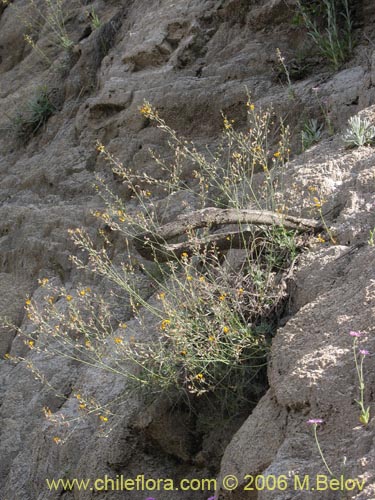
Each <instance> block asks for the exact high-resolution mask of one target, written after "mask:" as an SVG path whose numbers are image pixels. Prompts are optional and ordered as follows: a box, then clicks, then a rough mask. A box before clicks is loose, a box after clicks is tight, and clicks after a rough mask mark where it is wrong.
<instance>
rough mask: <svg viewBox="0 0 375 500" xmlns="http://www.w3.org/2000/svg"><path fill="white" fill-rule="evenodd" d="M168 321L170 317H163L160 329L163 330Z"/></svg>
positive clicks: (169, 321)
mask: <svg viewBox="0 0 375 500" xmlns="http://www.w3.org/2000/svg"><path fill="white" fill-rule="evenodd" d="M170 323H171V320H170V319H163V321H162V322H161V329H162V330H165V329H166V328H167V326H168V325H169V324H170Z"/></svg>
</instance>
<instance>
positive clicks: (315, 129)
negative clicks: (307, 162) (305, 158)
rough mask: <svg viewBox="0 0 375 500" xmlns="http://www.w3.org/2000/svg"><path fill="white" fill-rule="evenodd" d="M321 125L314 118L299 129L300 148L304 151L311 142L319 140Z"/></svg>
mask: <svg viewBox="0 0 375 500" xmlns="http://www.w3.org/2000/svg"><path fill="white" fill-rule="evenodd" d="M322 129H323V125H320V124H319V122H318V120H316V119H315V118H313V119H311V120H308V121H307V122H306V123H305V124H304V126H303V128H302V131H301V142H302V150H303V151H306V149H309V148H310V147H311V146H312V145H313V144H316V143H317V142H319V141H320V140H321V138H322Z"/></svg>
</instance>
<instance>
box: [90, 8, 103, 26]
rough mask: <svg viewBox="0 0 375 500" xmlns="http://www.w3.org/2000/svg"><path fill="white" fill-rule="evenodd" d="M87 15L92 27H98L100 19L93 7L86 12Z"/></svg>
mask: <svg viewBox="0 0 375 500" xmlns="http://www.w3.org/2000/svg"><path fill="white" fill-rule="evenodd" d="M87 17H88V18H89V19H90V23H91V27H92V29H94V30H96V29H98V28H100V26H101V21H100V18H99V16H98V15H97V13H96V12H95V9H94V7H92V9H91V10H90V11H88V12H87Z"/></svg>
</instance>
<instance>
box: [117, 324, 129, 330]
mask: <svg viewBox="0 0 375 500" xmlns="http://www.w3.org/2000/svg"><path fill="white" fill-rule="evenodd" d="M118 326H119V327H120V328H122V329H123V330H125V328H127V327H128V325H127V324H126V323H120V324H119V325H118Z"/></svg>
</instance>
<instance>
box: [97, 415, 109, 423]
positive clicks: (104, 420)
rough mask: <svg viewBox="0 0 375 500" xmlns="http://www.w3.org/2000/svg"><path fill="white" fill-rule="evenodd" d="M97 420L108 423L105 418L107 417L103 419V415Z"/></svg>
mask: <svg viewBox="0 0 375 500" xmlns="http://www.w3.org/2000/svg"><path fill="white" fill-rule="evenodd" d="M99 418H100V420H101V421H102V422H108V418H107V417H104V416H103V415H100V417H99Z"/></svg>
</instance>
